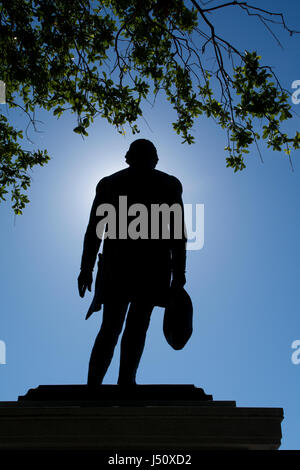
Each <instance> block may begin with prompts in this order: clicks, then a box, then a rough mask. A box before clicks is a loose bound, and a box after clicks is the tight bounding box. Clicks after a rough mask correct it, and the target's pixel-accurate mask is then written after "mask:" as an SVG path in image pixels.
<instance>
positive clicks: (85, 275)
mask: <svg viewBox="0 0 300 470" xmlns="http://www.w3.org/2000/svg"><path fill="white" fill-rule="evenodd" d="M92 283H93V274H92V272H90V271H80V274H79V276H78V291H79V295H80V297H84V294H85V291H86V289H88V290H89V291H90V292H91V290H92Z"/></svg>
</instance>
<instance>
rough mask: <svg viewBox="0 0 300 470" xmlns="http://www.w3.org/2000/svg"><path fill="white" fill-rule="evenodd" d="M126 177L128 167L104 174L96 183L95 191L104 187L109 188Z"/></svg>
mask: <svg viewBox="0 0 300 470" xmlns="http://www.w3.org/2000/svg"><path fill="white" fill-rule="evenodd" d="M127 177H128V169H127V168H124V169H123V170H119V171H116V172H115V173H112V174H111V175H108V176H104V177H103V178H101V180H100V181H99V182H98V184H97V192H98V191H100V190H104V189H105V188H110V187H111V186H112V185H114V184H117V183H119V182H121V181H122V180H124V179H126V178H127Z"/></svg>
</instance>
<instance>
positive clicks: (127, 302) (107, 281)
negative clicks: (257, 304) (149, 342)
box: [78, 139, 186, 386]
mask: <svg viewBox="0 0 300 470" xmlns="http://www.w3.org/2000/svg"><path fill="white" fill-rule="evenodd" d="M126 162H127V164H128V165H129V167H128V168H126V169H123V170H121V171H118V172H117V173H114V174H112V175H110V176H107V177H105V178H102V179H101V180H100V182H99V183H98V185H97V188H96V196H95V199H94V202H93V205H92V209H91V214H90V219H89V223H88V227H87V230H86V234H85V237H84V246H83V254H82V260H81V272H80V274H79V277H78V288H79V294H80V296H81V297H83V296H84V294H85V291H86V289H87V288H88V290H90V291H91V286H92V271H93V268H94V265H95V261H96V257H97V253H98V251H99V248H100V244H101V236H102V234H103V233H104V237H102V238H103V253H102V255H101V257H100V261H99V266H98V275H97V282H96V287H95V296H94V300H93V303H92V305H91V307H90V311H89V314H90V313H91V312H93V311H96V310H100V308H101V306H102V305H103V319H102V325H101V328H100V331H99V333H98V336H97V337H96V341H95V344H94V347H93V349H92V353H91V358H90V362H89V371H88V385H91V386H95V385H100V384H101V383H102V380H103V378H104V376H105V373H106V371H107V369H108V367H109V365H110V362H111V360H112V357H113V353H114V349H115V346H116V344H117V341H118V337H119V335H120V333H121V331H122V327H123V324H124V320H125V316H126V312H127V309H128V306H129V311H128V314H127V318H126V325H125V329H124V333H123V336H122V341H121V357H120V369H119V377H118V384H119V385H133V384H135V383H136V382H135V380H136V372H137V368H138V365H139V362H140V358H141V355H142V352H143V349H144V344H145V339H146V332H147V329H148V326H149V322H150V316H151V313H152V310H153V308H154V307H155V306H161V307H165V306H166V302H167V299H168V295H169V291H170V285H171V288H176V287H179V288H180V287H183V286H184V284H185V265H186V237H185V231H184V214H183V203H182V186H181V183H180V181H179V180H178V179H177V178H175V177H174V176H171V175H168V174H167V173H164V172H161V171H158V170H156V169H155V166H156V164H157V162H158V157H157V152H156V148H155V146H154V145H153V144H152V142H150V141H148V140H145V139H138V140H136V141H134V142H133V143H132V144H131V145H130V148H129V151H128V152H127V154H126ZM120 201H121V202H120ZM125 202H126V204H127V205H125ZM104 204H105V205H104ZM161 204H164V206H162V207H164V208H166V207H170V206H172V205H173V204H176V205H177V206H176V207H178V206H179V207H180V208H181V216H180V217H181V218H180V224H181V227H180V229H181V230H179V232H180V234H181V235H180V236H178V235H176V230H177V232H178V224H177V228H176V221H175V215H174V214H175V211H174V212H173V211H170V215H171V217H170V220H169V223H167V229H168V233H169V236H168V237H167V236H166V233H165V228H166V227H164V226H163V222H162V219H163V218H164V217H163V216H162V215H161V217H160V218H159V221H160V222H159V230H158V231H157V218H156V219H155V221H154V222H153V219H154V217H153V208H154V209H155V210H157V207H160V205H161ZM141 205H142V208H145V209H147V212H146V214H147V215H146V217H145V210H143V211H141ZM166 205H168V206H166ZM111 208H114V211H111V210H110V209H111ZM127 211H128V212H127ZM151 211H152V212H151ZM113 212H115V217H114V218H113V217H112V215H113ZM141 212H143V214H141ZM108 213H109V214H110V216H111V219H110V220H108V218H107V215H108ZM156 214H157V212H156ZM165 220H166V218H165ZM177 221H178V219H177ZM125 229H126V230H125ZM128 233H129V235H128ZM89 314H88V315H89Z"/></svg>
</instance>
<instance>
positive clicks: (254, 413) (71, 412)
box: [0, 385, 283, 453]
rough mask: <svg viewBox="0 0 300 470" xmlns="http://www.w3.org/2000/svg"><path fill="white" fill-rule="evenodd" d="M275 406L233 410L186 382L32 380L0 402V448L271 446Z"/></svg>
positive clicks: (276, 425)
mask: <svg viewBox="0 0 300 470" xmlns="http://www.w3.org/2000/svg"><path fill="white" fill-rule="evenodd" d="M282 419H283V410H282V409H281V408H248V407H247V408H240V407H237V406H236V403H235V402H234V401H214V400H213V399H212V396H211V395H206V394H205V393H204V392H203V390H202V389H199V388H196V387H194V386H193V385H137V386H135V387H120V386H117V385H102V386H101V387H99V389H97V390H92V391H91V390H89V389H88V388H87V386H85V385H75V386H72V385H70V386H40V387H38V388H37V389H32V390H29V392H28V393H27V394H26V395H25V396H23V397H19V399H18V401H17V402H1V403H0V449H2V450H3V449H36V450H38V449H61V450H62V449H63V450H71V449H82V450H87V449H88V450H98V451H112V452H117V451H120V452H121V451H129V450H132V451H139V450H140V451H151V452H156V453H158V452H159V451H161V450H168V451H173V452H176V451H199V450H205V449H206V450H211V449H219V450H224V449H230V450H241V449H248V450H272V449H278V448H279V447H280V442H281V421H282Z"/></svg>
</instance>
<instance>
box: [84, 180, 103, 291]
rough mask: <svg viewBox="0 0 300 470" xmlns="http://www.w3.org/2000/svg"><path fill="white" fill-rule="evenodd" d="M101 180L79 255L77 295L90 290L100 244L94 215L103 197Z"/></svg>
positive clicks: (97, 220)
mask: <svg viewBox="0 0 300 470" xmlns="http://www.w3.org/2000/svg"><path fill="white" fill-rule="evenodd" d="M103 186H104V185H103V180H101V181H100V182H99V183H98V185H97V187H96V195H95V198H94V201H93V204H92V208H91V212H90V217H89V222H88V225H87V229H86V232H85V236H84V241H83V252H82V257H81V266H80V274H79V277H78V288H79V295H80V296H81V297H83V296H84V293H85V290H86V288H88V289H89V290H91V285H92V281H93V278H92V273H93V269H94V265H95V261H96V257H97V253H98V251H99V248H100V245H101V238H99V237H98V235H97V232H96V226H97V223H98V222H99V217H98V216H97V215H96V211H97V207H98V206H99V205H100V204H101V202H102V201H103V197H104V190H103Z"/></svg>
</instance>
